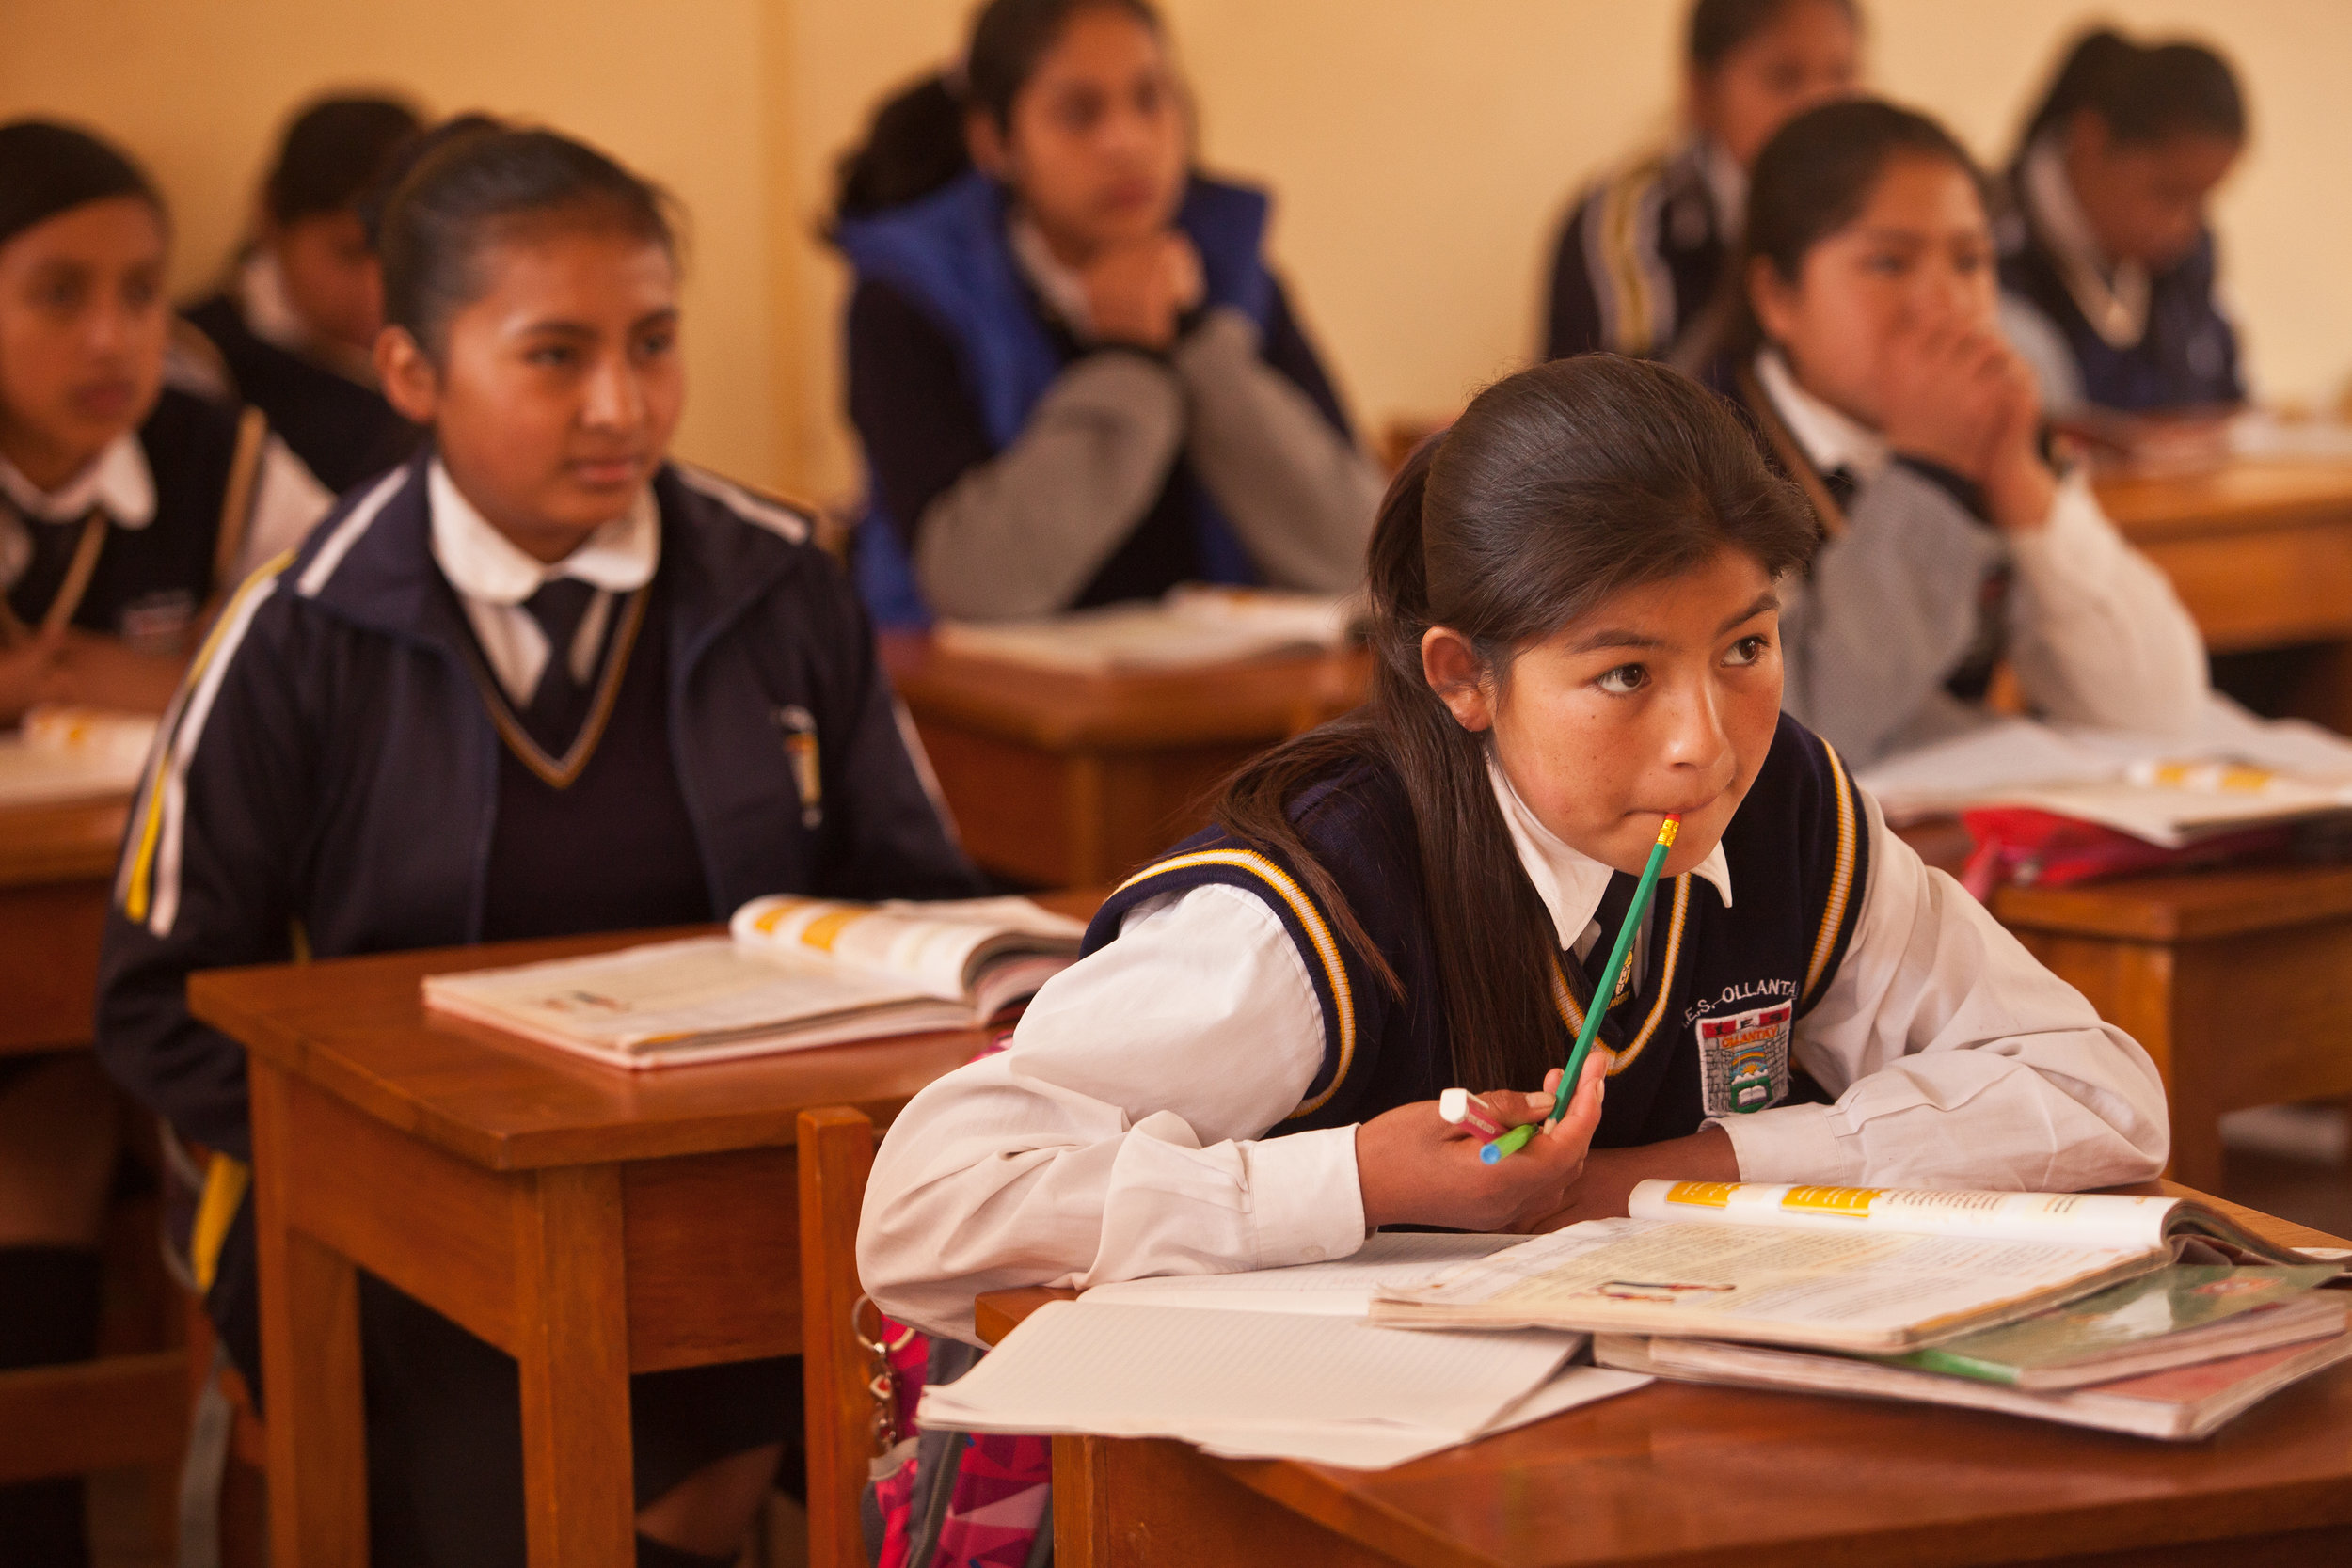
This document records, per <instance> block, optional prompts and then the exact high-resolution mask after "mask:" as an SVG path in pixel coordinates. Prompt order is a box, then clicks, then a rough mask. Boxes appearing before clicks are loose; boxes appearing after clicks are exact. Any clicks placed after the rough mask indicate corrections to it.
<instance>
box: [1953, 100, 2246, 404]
mask: <svg viewBox="0 0 2352 1568" xmlns="http://www.w3.org/2000/svg"><path fill="white" fill-rule="evenodd" d="M2006 194H2007V198H2008V200H2007V202H2006V206H2005V211H2004V212H2003V214H2002V215H2001V217H2000V219H1999V220H1998V221H1997V223H1996V224H1995V226H1994V232H1995V235H1996V237H1997V239H1998V241H1999V244H2000V250H2001V262H2000V265H2001V288H2002V291H2003V293H2004V296H2005V297H2004V302H2003V303H2004V311H2005V315H2004V325H2006V326H2007V327H2008V329H2009V331H2010V337H2011V339H2012V340H2013V341H2016V342H2017V344H2018V347H2019V350H2020V352H2021V353H2024V354H2025V355H2026V357H2027V358H2028V359H2029V360H2031V361H2032V362H2033V365H2034V368H2035V370H2036V372H2038V373H2039V374H2040V376H2041V378H2042V394H2043V398H2044V400H2045V401H2046V402H2047V403H2048V404H2050V406H2051V407H2052V408H2053V409H2054V410H2057V411H2060V412H2063V411H2065V410H2066V409H2069V408H2074V407H2079V406H2081V405H2082V404H2096V405H2098V406H2100V407H2102V408H2115V409H2122V410H2125V411H2127V412H2135V413H2137V412H2140V411H2144V410H2151V409H2165V408H2182V407H2196V406H2208V407H2210V406H2215V405H2220V404H2236V403H2243V402H2244V401H2245V400H2246V383H2245V380H2244V378H2243V376H2242V375H2241V373H2240V372H2239V368H2238V350H2237V332H2236V330H2235V329H2234V328H2233V326H2232V325H2230V318H2229V317H2228V316H2226V315H2224V314H2223V313H2222V310H2221V308H2220V306H2219V304H2218V303H2217V300H2216V298H2215V287H2216V274H2217V259H2216V254H2215V245H2214V236H2213V230H2210V229H2207V230H2203V231H2201V233H2200V234H2199V235H2198V236H2197V243H2196V245H2194V246H2192V247H2191V248H2190V250H2189V252H2188V254H2187V255H2185V256H2184V257H2182V258H2181V259H2180V260H2179V261H2174V262H2172V263H2171V264H2170V265H2169V266H2166V267H2162V268H2158V269H2153V270H2152V269H2150V268H2149V267H2147V266H2145V265H2143V264H2142V263H2140V262H2138V261H2110V260H2108V259H2107V257H2106V254H2105V253H2104V252H2103V251H2102V250H2101V249H2100V247H2099V242H2098V240H2097V238H2096V236H2094V235H2093V233H2092V232H2091V228H2090V219H2089V217H2087V216H2086V215H2085V214H2084V213H2083V210H2082V203H2081V201H2080V200H2079V199H2078V198H2076V197H2075V195H2074V186H2073V184H2072V183H2071V182H2069V180H2068V178H2067V174H2066V164H2065V154H2064V150H2063V148H2062V146H2061V145H2060V143H2059V141H2058V138H2057V137H2056V136H2055V135H2052V136H2045V137H2043V138H2042V139H2041V140H2039V141H2037V142H2035V143H2034V144H2033V146H2032V147H2030V148H2028V149H2027V150H2026V154H2025V156H2024V157H2022V158H2021V159H2019V160H2018V163H2017V166H2016V167H2015V169H2014V170H2013V171H2012V172H2011V174H2010V179H2009V181H2008V190H2007V193H2006Z"/></svg>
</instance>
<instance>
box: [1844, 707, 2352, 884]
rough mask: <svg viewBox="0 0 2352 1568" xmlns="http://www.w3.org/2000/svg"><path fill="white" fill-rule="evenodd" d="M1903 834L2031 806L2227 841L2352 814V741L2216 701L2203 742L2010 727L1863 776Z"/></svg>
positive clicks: (1889, 762) (2008, 723)
mask: <svg viewBox="0 0 2352 1568" xmlns="http://www.w3.org/2000/svg"><path fill="white" fill-rule="evenodd" d="M1855 778H1856V781H1857V782H1858V783H1860V784H1861V785H1862V786H1863V787H1864V788H1865V789H1867V790H1868V791H1870V793H1871V794H1872V795H1873V796H1874V797H1876V798H1877V800H1878V802H1879V805H1880V807H1881V809H1883V811H1884V812H1885V813H1886V816H1887V819H1888V820H1889V821H1890V822H1894V823H1896V824H1898V825H1899V824H1901V823H1904V822H1909V821H1916V820H1918V819H1919V818H1921V817H1925V816H1941V815H1945V814H1948V813H1952V812H1957V811H1963V810H1966V809H1969V808H1971V807H1978V806H2029V807H2032V808H2035V809H2037V810H2040V811H2046V812H2051V813H2054V814H2056V815H2058V816H2071V817H2074V818H2077V819H2078V820H2081V821H2085V822H2096V823H2098V824H2100V825H2101V826H2103V827H2108V828H2113V829H2115V830H2117V831H2118V832H2125V833H2129V834H2130V835H2132V836H2133V837H2134V838H2138V839H2144V840H2146V841H2147V842H2149V843H2151V844H2155V845H2160V846H2162V847H2166V848H2169V849H2178V848H2183V847H2186V846H2189V845H2193V844H2196V843H2198V842H2199V841H2200V840H2202V839H2207V838H2212V837H2214V836H2216V835H2217V834H2220V833H2227V832H2239V831H2241V830H2244V829H2248V828H2259V827H2265V826H2268V825H2271V824H2275V823H2285V822H2296V821H2304V820H2309V819H2312V818H2316V817H2323V816H2339V815H2344V814H2346V813H2352V741H2346V740H2345V739H2344V737H2343V736H2337V735H2333V734H2330V733H2329V732H2328V731H2326V730H2323V729H2321V728H2320V727H2319V726H2318V725H2316V724H2310V723H2306V722H2304V721H2300V720H2293V719H2281V720H2264V719H2257V718H2255V717H2254V716H2253V715H2252V714H2249V713H2248V712H2247V711H2246V710H2245V709H2244V708H2242V707H2239V706H2238V705H2236V704H2234V703H2233V702H2231V701H2230V700H2229V699H2227V698H2226V697H2212V698H2209V699H2208V700H2207V703H2206V706H2205V710H2204V713H2203V715H2202V717H2201V720H2200V721H2199V724H2198V727H2197V729H2196V730H2195V731H2194V733H2192V734H2190V735H2186V736H2137V735H2128V734H2123V733H2121V732H2117V731H2107V730H2089V729H2077V728H2071V727H2059V726H2056V725H2050V724H2042V723H2037V722H2035V721H2032V720H2027V719H2004V720H2001V721H1996V722H1994V723H1991V724H1987V725H1985V726H1983V727H1982V728H1980V729H1975V730H1970V731H1969V732H1967V733H1966V734H1964V735H1961V736H1955V737H1953V738H1952V739H1949V740H1944V741H1939V742H1937V743H1936V744H1934V745H1931V746H1923V747H1921V748H1919V749H1918V750H1916V751H1912V752H1903V753H1901V754H1899V755H1897V756H1893V757H1889V758H1887V759H1886V760H1884V761H1883V762H1880V763H1878V764H1875V765H1874V766H1872V767H1869V768H1863V769H1860V770H1859V771H1858V772H1857V773H1856V775H1855Z"/></svg>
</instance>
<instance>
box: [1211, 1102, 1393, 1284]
mask: <svg viewBox="0 0 2352 1568" xmlns="http://www.w3.org/2000/svg"><path fill="white" fill-rule="evenodd" d="M1241 1150H1242V1157H1243V1158H1244V1159H1245V1160H1246V1161H1247V1162H1248V1169H1249V1213H1250V1219H1251V1221H1252V1222H1253V1224H1254V1227H1255V1228H1256V1231H1257V1238H1256V1240H1257V1259H1256V1261H1255V1262H1254V1263H1253V1264H1252V1265H1251V1266H1252V1267H1254V1268H1261V1269H1279V1268H1285V1267H1287V1266H1289V1265H1290V1264H1293V1263H1320V1262H1322V1261H1324V1260H1325V1259H1330V1258H1345V1257H1346V1256H1348V1255H1349V1254H1350V1253H1352V1252H1354V1251H1355V1250H1356V1249H1357V1248H1358V1247H1360V1246H1362V1245H1363V1244H1364V1189H1363V1185H1362V1183H1361V1182H1360V1181H1359V1180H1358V1178H1357V1175H1356V1129H1355V1128H1353V1127H1329V1128H1325V1129H1323V1130H1321V1131H1319V1132H1293V1133H1291V1134H1290V1135H1289V1136H1287V1137H1281V1138H1261V1139H1258V1140H1257V1141H1256V1142H1253V1143H1246V1144H1243V1145H1242V1146H1241Z"/></svg>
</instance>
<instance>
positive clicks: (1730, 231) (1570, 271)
mask: <svg viewBox="0 0 2352 1568" xmlns="http://www.w3.org/2000/svg"><path fill="white" fill-rule="evenodd" d="M1747 200H1748V176H1747V171H1746V170H1745V169H1743V168H1741V167H1740V164H1739V161H1738V160H1737V159H1735V158H1733V157H1732V156H1731V154H1730V153H1728V152H1725V151H1724V150H1723V148H1722V147H1721V146H1720V145H1719V144H1718V143H1716V142H1715V141H1714V140H1713V139H1712V138H1711V137H1708V136H1696V135H1694V136H1692V137H1690V138H1688V139H1687V140H1685V141H1683V142H1681V143H1680V144H1679V145H1677V146H1676V147H1673V148H1670V149H1668V150H1664V151H1662V152H1653V153H1649V154H1646V155H1645V156H1643V157H1640V158H1636V159H1634V160H1633V161H1632V162H1630V163H1629V164H1627V165H1626V166H1623V167H1622V168H1618V169H1615V170H1613V171H1612V172H1611V173H1609V174H1608V175H1606V176H1604V177H1603V178H1602V179H1601V180H1599V181H1598V182H1596V183H1595V184H1594V185H1593V186H1591V187H1590V188H1589V189H1588V190H1586V191H1585V192H1584V193H1583V194H1582V195H1581V196H1580V197H1579V198H1577V203H1576V206H1575V208H1574V209H1573V210H1572V211H1571V212H1570V213H1569V214H1568V219H1567V221H1566V222H1565V223H1564V224H1563V225H1561V228H1560V238H1559V241H1558V243H1557V245H1555V247H1554V251H1553V255H1552V262H1551V289H1550V293H1549V300H1550V309H1549V315H1548V317H1547V320H1546V324H1545V328H1544V357H1545V358H1547V359H1560V358H1565V356H1568V355H1571V354H1588V353H1591V352H1593V351H1594V350H1605V351H1606V352H1608V353H1611V354H1623V355H1627V356H1631V357H1633V358H1636V359H1674V360H1676V362H1677V363H1684V362H1686V361H1687V360H1692V359H1703V358H1704V343H1703V340H1706V339H1708V338H1710V337H1711V336H1712V331H1711V328H1712V327H1713V326H1714V325H1715V323H1714V320H1713V316H1712V313H1711V312H1710V311H1709V309H1708V307H1709V306H1710V305H1711V304H1712V303H1714V302H1715V300H1716V297H1717V293H1718V291H1719V290H1720V288H1721V286H1722V283H1723V277H1724V269H1725V268H1726V267H1728V266H1729V265H1730V264H1731V259H1732V257H1733V255H1734V253H1735V252H1736V251H1737V250H1738V249H1739V246H1740V230H1741V229H1742V228H1743V227H1744V224H1745V220H1746V214H1747ZM1677 351H1679V353H1678V352H1677Z"/></svg>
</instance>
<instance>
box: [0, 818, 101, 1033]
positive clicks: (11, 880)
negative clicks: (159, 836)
mask: <svg viewBox="0 0 2352 1568" xmlns="http://www.w3.org/2000/svg"><path fill="white" fill-rule="evenodd" d="M130 810H131V802H130V801H129V800H127V799H116V800H87V801H80V802H75V803H71V804H66V805H52V806H10V807H8V808H5V809H0V996H5V997H7V998H8V1005H7V1006H0V1055H5V1054H8V1053H12V1052H24V1051H54V1050H57V1049H59V1048H61V1047H70V1046H77V1045H87V1044H88V1043H89V1037H90V1009H91V1007H92V1006H93V1005H94V1003H93V999H94V998H95V997H96V996H97V994H98V942H99V938H100V937H101V936H102V935H103V932H104V930H105V926H106V896H107V893H108V889H109V887H110V886H111V884H112V882H113V880H114V871H115V853H116V851H117V849H118V848H119V847H120V846H121V843H122V825H123V820H124V818H125V817H126V816H128V815H129V813H130Z"/></svg>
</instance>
